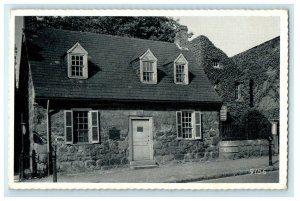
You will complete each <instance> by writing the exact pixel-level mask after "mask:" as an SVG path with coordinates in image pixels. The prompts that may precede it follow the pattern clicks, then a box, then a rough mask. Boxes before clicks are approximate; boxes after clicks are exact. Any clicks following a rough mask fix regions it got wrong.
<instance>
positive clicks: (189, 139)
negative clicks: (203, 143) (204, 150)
mask: <svg viewBox="0 0 300 201" xmlns="http://www.w3.org/2000/svg"><path fill="white" fill-rule="evenodd" d="M176 140H187V141H195V140H202V139H196V138H176Z"/></svg>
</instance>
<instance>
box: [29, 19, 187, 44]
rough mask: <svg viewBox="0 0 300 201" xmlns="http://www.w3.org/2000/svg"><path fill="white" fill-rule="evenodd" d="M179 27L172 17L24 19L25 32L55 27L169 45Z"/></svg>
mask: <svg viewBox="0 0 300 201" xmlns="http://www.w3.org/2000/svg"><path fill="white" fill-rule="evenodd" d="M179 26H180V24H179V23H178V21H176V20H174V19H173V18H171V17H98V16H97V17H94V16H93V17H60V16H58V17H53V16H47V17H25V28H26V29H43V28H47V27H52V28H56V29H65V30H72V31H82V32H93V33H101V34H109V35H119V36H127V37H134V38H141V39H149V40H159V41H167V42H174V38H175V35H176V32H177V30H178V28H179ZM190 35H192V34H190Z"/></svg>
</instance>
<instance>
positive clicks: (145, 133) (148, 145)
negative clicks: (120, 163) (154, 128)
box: [132, 119, 153, 161]
mask: <svg viewBox="0 0 300 201" xmlns="http://www.w3.org/2000/svg"><path fill="white" fill-rule="evenodd" d="M132 136H133V140H132V145H133V160H134V161H140V160H153V156H152V155H153V154H152V149H153V148H152V133H151V127H150V121H149V119H134V120H132Z"/></svg>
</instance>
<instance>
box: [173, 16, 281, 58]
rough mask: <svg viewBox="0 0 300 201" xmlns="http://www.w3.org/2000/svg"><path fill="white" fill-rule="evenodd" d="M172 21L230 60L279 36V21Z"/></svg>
mask: <svg viewBox="0 0 300 201" xmlns="http://www.w3.org/2000/svg"><path fill="white" fill-rule="evenodd" d="M173 18H174V19H179V23H180V24H182V25H187V27H188V30H189V32H190V31H191V32H193V33H194V35H193V37H192V38H191V39H193V38H195V37H197V36H199V35H205V36H207V37H208V38H209V39H210V40H211V41H212V42H213V43H214V45H215V46H217V47H218V48H220V49H221V50H223V51H224V52H225V53H226V54H227V55H228V56H230V57H231V56H234V55H236V54H238V53H240V52H243V51H245V50H247V49H250V48H252V47H255V46H256V45H259V44H261V43H263V42H266V41H268V40H270V39H273V38H275V37H277V36H279V35H280V21H279V20H280V18H279V17H253V16H249V17H246V16H245V17H244V16H238V17H237V16H234V17H201V16H200V17H176V16H175V17H173Z"/></svg>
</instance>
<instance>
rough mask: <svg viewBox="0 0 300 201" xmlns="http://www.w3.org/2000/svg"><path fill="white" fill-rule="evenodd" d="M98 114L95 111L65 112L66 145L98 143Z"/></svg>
mask: <svg viewBox="0 0 300 201" xmlns="http://www.w3.org/2000/svg"><path fill="white" fill-rule="evenodd" d="M99 140H100V139H99V113H98V111H97V110H91V111H85V110H83V111H82V110H74V111H72V110H65V141H66V144H74V143H75V144H76V143H98V142H99Z"/></svg>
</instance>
